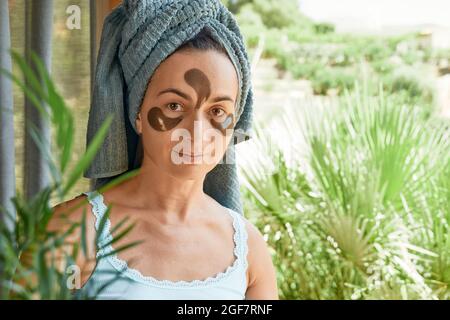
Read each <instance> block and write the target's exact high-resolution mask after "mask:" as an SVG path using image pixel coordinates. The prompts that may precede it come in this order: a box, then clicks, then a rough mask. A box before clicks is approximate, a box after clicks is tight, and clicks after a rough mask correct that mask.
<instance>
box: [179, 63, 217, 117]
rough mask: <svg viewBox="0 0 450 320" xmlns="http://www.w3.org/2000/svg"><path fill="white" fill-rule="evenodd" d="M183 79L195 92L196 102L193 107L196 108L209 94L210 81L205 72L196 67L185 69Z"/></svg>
mask: <svg viewBox="0 0 450 320" xmlns="http://www.w3.org/2000/svg"><path fill="white" fill-rule="evenodd" d="M184 80H185V81H186V82H187V84H189V85H190V86H191V87H192V88H194V90H195V92H196V93H197V103H196V104H195V108H197V109H198V108H199V107H200V104H201V103H202V102H203V101H204V100H207V99H208V98H209V96H210V95H211V82H210V81H209V79H208V77H207V76H206V74H204V73H203V72H202V71H201V70H199V69H197V68H194V69H189V70H188V71H186V73H185V74H184Z"/></svg>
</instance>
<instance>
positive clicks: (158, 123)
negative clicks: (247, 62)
mask: <svg viewBox="0 0 450 320" xmlns="http://www.w3.org/2000/svg"><path fill="white" fill-rule="evenodd" d="M237 98H238V76H237V74H236V70H235V68H234V66H233V63H232V62H231V61H230V60H229V58H228V57H227V56H226V55H225V54H223V53H220V52H217V51H213V50H208V51H200V50H192V49H189V50H180V51H177V52H175V53H174V54H172V55H171V56H169V57H168V58H167V59H166V60H164V61H163V62H162V63H161V64H160V65H159V67H158V68H157V69H156V71H155V72H154V74H153V76H152V78H151V80H150V82H149V85H148V87H147V91H146V93H145V96H144V100H143V103H142V106H141V110H140V112H139V114H138V118H137V120H136V128H137V130H138V132H141V137H142V144H143V149H144V160H143V166H144V165H145V163H146V162H147V161H152V162H153V163H154V164H156V166H158V167H159V168H160V169H161V170H164V171H166V172H167V173H169V174H170V175H172V176H174V177H178V178H187V179H199V178H201V177H202V176H205V175H206V174H207V173H208V172H209V171H211V170H212V169H213V168H214V167H215V166H216V164H217V163H219V162H220V160H221V159H222V157H223V155H224V153H225V151H226V149H227V146H228V144H229V143H230V140H231V138H232V134H233V128H234V126H235V123H236V118H235V106H236V103H237Z"/></svg>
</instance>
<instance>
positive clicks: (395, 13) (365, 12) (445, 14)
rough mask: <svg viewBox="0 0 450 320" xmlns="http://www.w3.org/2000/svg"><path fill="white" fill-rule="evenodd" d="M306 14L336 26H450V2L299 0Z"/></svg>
mask: <svg viewBox="0 0 450 320" xmlns="http://www.w3.org/2000/svg"><path fill="white" fill-rule="evenodd" d="M299 3H300V8H301V10H302V12H303V13H304V14H306V15H307V16H309V17H310V18H312V19H313V20H316V21H328V22H333V23H336V26H337V27H338V28H339V27H340V26H341V27H343V28H346V27H348V26H361V27H366V28H370V29H379V28H383V27H385V26H396V27H402V26H411V25H421V24H436V25H442V26H445V27H450V0H299Z"/></svg>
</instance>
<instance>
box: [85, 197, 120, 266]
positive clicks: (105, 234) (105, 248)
mask: <svg viewBox="0 0 450 320" xmlns="http://www.w3.org/2000/svg"><path fill="white" fill-rule="evenodd" d="M83 194H85V195H86V196H87V199H88V201H89V203H90V204H91V206H92V213H93V215H94V217H95V223H94V226H95V231H96V232H97V234H98V233H99V232H100V231H101V233H100V234H98V235H97V237H98V238H97V246H98V251H97V257H99V256H101V255H104V254H107V253H109V251H111V250H112V247H111V246H110V245H107V244H108V243H110V242H111V240H112V239H113V237H112V235H111V233H110V228H111V221H110V220H109V218H108V217H105V215H106V212H107V211H108V207H107V206H106V205H105V203H104V201H103V196H102V195H101V194H100V193H99V192H97V190H93V191H88V192H83ZM103 220H104V221H103ZM102 221H103V226H101V223H102ZM100 229H101V230H100Z"/></svg>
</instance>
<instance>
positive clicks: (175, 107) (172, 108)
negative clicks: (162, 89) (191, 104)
mask: <svg viewBox="0 0 450 320" xmlns="http://www.w3.org/2000/svg"><path fill="white" fill-rule="evenodd" d="M167 108H168V109H169V110H170V111H182V110H183V107H182V106H181V105H180V104H179V103H169V104H168V105H167Z"/></svg>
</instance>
